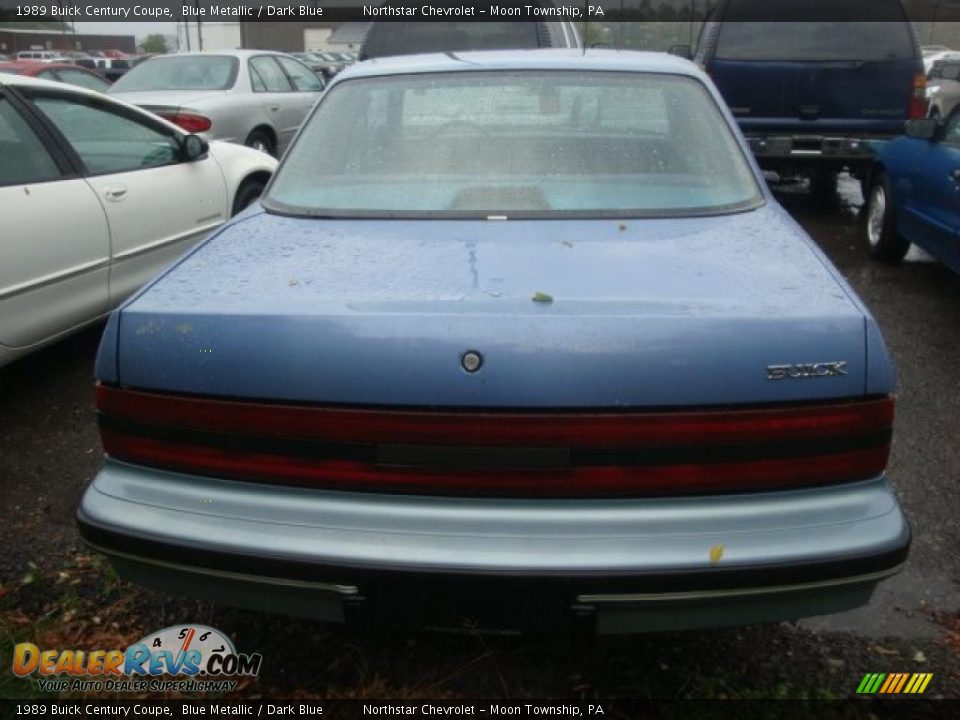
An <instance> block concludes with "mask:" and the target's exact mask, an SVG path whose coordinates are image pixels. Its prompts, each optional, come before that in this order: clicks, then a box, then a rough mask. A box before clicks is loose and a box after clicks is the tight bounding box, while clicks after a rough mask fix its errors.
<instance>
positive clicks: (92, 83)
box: [0, 60, 110, 92]
mask: <svg viewBox="0 0 960 720" xmlns="http://www.w3.org/2000/svg"><path fill="white" fill-rule="evenodd" d="M0 73H6V74H8V75H24V76H26V77H38V78H42V79H44V80H54V81H56V82H62V83H67V84H68V85H76V86H78V87H84V88H87V89H88V90H96V91H97V92H106V91H107V90H108V89H109V87H110V82H109V81H108V80H107V79H106V78H104V77H103V76H102V75H100V74H98V73H95V72H93V71H92V70H87V69H86V68H84V67H81V66H79V65H73V64H68V63H54V62H49V63H48V62H37V61H36V60H17V61H14V62H0Z"/></svg>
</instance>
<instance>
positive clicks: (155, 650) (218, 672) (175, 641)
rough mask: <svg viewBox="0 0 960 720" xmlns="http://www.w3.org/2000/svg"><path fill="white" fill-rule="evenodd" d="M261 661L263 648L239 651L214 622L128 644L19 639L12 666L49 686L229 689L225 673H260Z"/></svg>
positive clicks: (181, 627)
mask: <svg viewBox="0 0 960 720" xmlns="http://www.w3.org/2000/svg"><path fill="white" fill-rule="evenodd" d="M262 661H263V657H262V656H261V655H260V653H253V654H250V655H248V654H244V653H238V652H237V650H236V648H235V647H234V645H233V641H232V640H230V638H228V637H227V636H226V635H224V634H223V633H222V632H220V631H219V630H217V629H215V628H212V627H207V626H205V625H175V626H173V627H168V628H165V629H163V630H160V631H159V632H155V633H152V634H150V635H147V636H146V637H144V638H142V639H141V640H138V641H137V642H135V643H134V644H132V645H130V646H129V647H128V648H126V649H125V650H99V649H98V650H89V651H85V650H75V649H67V650H60V649H41V648H39V647H37V646H36V645H35V644H33V643H19V644H18V645H17V646H16V647H15V648H14V651H13V672H14V674H15V675H18V676H20V677H24V678H27V677H31V676H34V677H36V679H37V681H38V685H39V689H40V690H41V691H45V692H59V691H66V690H71V691H74V690H106V691H119V692H126V691H131V692H143V691H158V690H160V691H162V690H171V689H178V690H183V691H227V692H228V691H230V690H232V689H233V688H234V687H235V686H236V681H230V680H226V679H224V678H226V677H235V676H256V675H258V674H259V673H260V665H261V663H262ZM161 677H164V678H167V679H163V680H161V679H159V678H161ZM171 677H172V678H174V679H169V678H171ZM200 678H202V679H200Z"/></svg>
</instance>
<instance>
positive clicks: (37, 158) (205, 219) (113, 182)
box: [0, 75, 277, 366]
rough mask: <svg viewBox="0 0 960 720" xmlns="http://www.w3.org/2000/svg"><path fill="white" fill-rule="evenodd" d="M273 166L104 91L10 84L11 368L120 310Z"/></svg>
mask: <svg viewBox="0 0 960 720" xmlns="http://www.w3.org/2000/svg"><path fill="white" fill-rule="evenodd" d="M276 165H277V162H276V160H274V159H273V158H272V157H270V156H268V155H265V154H264V153H261V152H257V151H256V150H251V149H250V148H245V147H242V146H240V145H232V144H228V143H220V142H210V143H207V142H206V141H205V140H202V139H201V138H199V137H197V136H196V135H188V134H185V133H184V132H183V130H181V129H180V128H178V127H177V126H176V125H173V124H171V123H169V122H167V121H166V120H163V119H162V118H158V117H156V116H155V115H151V114H150V113H147V112H145V111H143V110H140V109H139V108H136V107H133V106H131V105H127V104H126V103H122V102H118V101H116V100H113V99H110V98H107V97H105V96H104V95H101V94H99V93H96V92H92V91H89V90H84V89H81V88H78V87H72V86H68V85H63V84H61V83H54V82H49V81H46V80H38V79H35V78H28V77H21V76H14V75H0V218H2V221H0V366H3V365H5V364H7V363H9V362H11V361H12V360H14V359H16V358H17V357H20V356H21V355H25V354H27V353H29V352H32V351H33V350H36V349H38V348H39V347H41V346H43V345H45V344H47V343H49V342H51V341H54V340H56V339H57V338H59V337H61V336H63V335H66V334H67V333H70V332H72V331H74V330H77V329H79V328H81V327H83V326H84V325H86V324H88V323H90V322H92V321H94V320H96V319H98V318H100V317H102V316H103V315H105V314H107V313H108V312H110V310H112V309H114V308H115V307H117V306H118V305H119V304H120V303H121V302H122V301H123V300H124V299H126V298H127V297H128V296H129V295H131V294H132V293H133V292H134V291H135V290H137V288H139V287H140V286H142V285H143V284H144V283H145V282H147V281H148V280H149V279H150V278H151V277H153V276H154V275H156V274H157V273H159V272H160V270H162V269H163V268H164V267H166V266H167V265H169V264H170V262H172V261H173V260H174V259H175V258H177V257H178V256H179V255H181V254H182V253H183V252H184V251H186V250H187V249H189V248H190V247H191V246H192V245H194V244H195V243H197V242H199V241H200V240H201V239H202V238H204V237H205V236H206V235H208V234H209V233H210V232H211V231H212V230H214V229H215V228H217V227H219V226H220V225H221V224H223V223H224V222H225V221H226V220H227V219H229V218H230V217H231V216H232V215H234V214H236V213H237V212H239V211H241V210H242V209H243V208H244V207H246V206H247V205H249V204H250V203H252V202H253V201H255V200H256V198H257V197H258V196H259V194H260V192H261V191H262V190H263V187H264V185H265V184H266V182H267V180H268V179H269V178H270V175H271V174H272V173H273V171H274V169H275V168H276Z"/></svg>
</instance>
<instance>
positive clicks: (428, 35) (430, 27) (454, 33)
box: [360, 22, 540, 59]
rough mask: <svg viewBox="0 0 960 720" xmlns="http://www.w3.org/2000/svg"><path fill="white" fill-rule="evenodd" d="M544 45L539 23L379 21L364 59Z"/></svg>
mask: <svg viewBox="0 0 960 720" xmlns="http://www.w3.org/2000/svg"><path fill="white" fill-rule="evenodd" d="M538 47H540V39H539V33H538V31H537V23H535V22H375V23H373V24H372V25H371V26H370V31H369V32H368V33H367V38H366V40H365V42H364V44H363V49H362V50H361V52H360V56H361V59H367V58H375V57H385V56H389V55H414V54H417V53H432V52H462V51H466V50H511V49H519V50H526V49H533V48H538Z"/></svg>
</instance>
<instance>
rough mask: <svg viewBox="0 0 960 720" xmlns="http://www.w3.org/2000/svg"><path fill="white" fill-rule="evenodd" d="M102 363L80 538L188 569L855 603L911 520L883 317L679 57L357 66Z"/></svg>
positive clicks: (568, 609) (494, 602) (321, 605)
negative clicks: (902, 486)
mask: <svg viewBox="0 0 960 720" xmlns="http://www.w3.org/2000/svg"><path fill="white" fill-rule="evenodd" d="M151 62H152V61H151ZM148 65H149V63H148ZM584 268H589V272H584ZM96 372H97V378H98V385H97V403H98V408H99V413H100V422H101V433H102V435H101V436H102V439H103V444H104V448H105V451H106V455H107V459H106V463H105V465H104V467H103V469H102V470H101V471H100V473H99V474H98V475H97V477H96V479H95V480H94V481H93V482H92V484H91V485H90V486H89V488H88V489H87V491H86V493H85V495H84V497H83V501H82V504H81V507H80V509H79V515H78V518H79V523H80V528H81V532H82V534H83V536H84V537H85V538H86V540H87V541H88V542H89V543H90V544H91V545H92V546H93V547H94V548H96V549H98V550H100V551H102V552H104V553H106V554H107V555H108V556H110V557H111V559H112V560H113V562H114V564H115V566H116V568H117V569H118V571H119V572H120V574H121V575H123V576H125V577H128V578H131V579H135V580H137V581H140V582H144V583H147V584H151V585H155V586H158V587H161V588H163V589H164V590H165V591H166V592H170V591H171V589H173V588H176V589H177V590H179V591H182V592H185V593H196V594H198V595H201V596H204V597H207V598H217V599H220V600H221V601H223V602H227V603H233V604H239V605H245V606H251V607H258V608H261V609H267V610H271V611H286V612H290V613H294V614H307V615H310V616H313V617H318V618H321V619H325V620H330V621H344V620H347V621H349V622H355V623H358V624H365V623H369V624H370V625H373V626H378V625H381V624H385V623H386V624H398V623H406V622H413V623H418V624H427V625H434V626H436V625H441V626H443V625H450V624H453V625H457V626H459V625H460V624H461V622H462V619H461V618H462V617H464V616H466V617H469V618H471V619H472V620H478V621H480V622H481V623H482V624H481V625H480V627H482V628H497V629H502V628H508V629H514V628H517V627H520V628H529V627H530V626H531V625H532V626H535V627H541V628H549V629H550V630H552V631H556V630H557V629H558V628H569V627H571V626H575V627H577V628H579V629H580V630H584V631H586V632H593V631H597V632H601V633H622V632H637V631H646V630H654V629H655V630H665V629H673V628H684V627H697V626H703V625H717V624H729V623H742V622H759V621H772V620H779V619H783V618H790V617H798V616H803V615H808V614H816V613H824V612H834V611H838V610H844V609H848V608H851V607H854V606H856V605H859V604H862V603H864V602H866V601H867V600H868V599H869V597H870V595H871V593H872V592H873V589H874V587H875V586H876V585H877V583H878V582H880V581H881V580H882V579H884V578H886V577H889V576H890V575H892V574H893V573H895V572H897V570H898V569H899V568H900V567H901V565H902V563H903V561H904V559H905V558H906V554H907V550H908V546H909V543H910V529H909V526H908V524H907V522H906V520H905V518H904V516H903V514H902V512H901V511H900V508H899V505H898V502H897V499H896V496H895V495H894V492H893V490H892V488H891V485H890V483H889V481H888V479H887V478H886V475H885V467H886V464H887V457H888V453H889V447H890V437H891V426H892V420H893V395H892V393H893V390H894V378H893V369H892V366H891V363H890V359H889V355H888V352H887V350H886V347H885V345H884V343H883V340H882V337H881V335H880V331H879V329H878V328H877V325H876V323H875V321H874V320H873V318H872V317H871V316H870V313H869V312H868V311H867V309H866V308H865V307H864V305H863V304H862V303H861V302H860V300H859V299H858V298H857V297H856V295H855V293H854V291H853V290H852V289H851V288H850V287H849V286H848V285H847V284H846V283H845V282H844V281H843V280H842V278H841V276H840V274H839V273H838V272H837V271H836V270H835V269H834V268H832V267H831V266H830V264H829V262H828V261H827V260H826V259H825V258H824V256H823V255H822V254H821V253H820V252H819V251H818V250H817V248H816V247H815V245H814V243H813V241H812V240H811V239H810V238H809V237H808V236H806V235H805V233H803V231H802V230H801V229H800V228H799V227H798V226H797V225H796V223H794V222H793V220H791V219H790V217H789V216H788V215H787V214H786V212H785V211H784V210H783V209H782V208H781V207H780V206H779V204H778V203H777V200H776V199H775V198H774V196H773V195H772V194H771V192H770V190H769V188H768V187H767V186H766V184H765V182H764V180H763V176H762V175H761V173H760V171H759V169H758V168H757V166H756V164H755V163H754V161H753V159H752V158H751V155H750V150H749V146H748V145H747V143H746V141H745V139H744V137H743V136H742V134H741V133H740V131H739V130H738V128H737V127H736V123H735V121H734V118H733V116H731V115H730V114H729V112H728V111H727V110H726V108H725V106H724V103H723V101H722V98H721V96H720V94H719V92H718V91H717V89H716V87H715V86H714V85H713V83H712V82H711V81H710V79H709V77H708V76H707V75H706V74H704V73H703V72H701V71H700V70H699V69H698V68H697V67H696V66H695V65H693V64H691V63H689V62H687V61H684V60H680V59H677V58H671V57H670V56H668V55H665V54H662V53H657V54H653V53H624V52H613V51H600V50H586V51H584V50H579V49H578V50H541V51H536V52H497V51H493V52H476V53H471V52H466V53H445V54H428V55H411V56H405V57H398V58H386V59H380V60H378V61H377V62H375V63H359V64H356V65H354V66H352V67H350V68H348V69H347V70H344V71H343V72H342V73H341V74H339V75H337V76H336V77H335V78H334V79H333V81H332V82H331V84H330V86H329V88H328V89H327V91H326V92H325V93H324V95H323V97H322V98H321V100H320V102H319V104H318V105H317V107H316V109H315V110H314V111H313V112H312V114H311V115H310V117H309V119H308V120H307V122H306V124H305V125H304V127H303V129H302V130H301V132H300V133H299V134H298V136H297V139H296V141H295V142H294V144H293V145H292V146H291V147H290V148H289V150H288V151H287V153H286V154H285V155H284V158H283V161H282V163H281V165H280V167H279V168H278V170H277V173H276V174H275V176H274V178H273V180H272V182H271V185H270V187H269V189H268V190H267V192H266V194H265V195H264V196H263V197H262V198H261V199H260V201H258V203H257V205H256V206H255V207H254V208H251V209H250V210H249V211H248V212H247V213H245V214H244V216H243V218H242V219H238V220H236V221H234V222H232V223H228V224H227V225H226V226H225V227H224V228H222V229H221V230H220V231H219V232H217V233H215V234H213V235H212V236H211V237H210V238H209V239H208V240H207V241H205V242H204V243H203V244H202V245H201V246H200V247H199V248H198V249H197V250H196V251H195V252H194V253H192V254H191V255H189V256H188V257H185V258H183V259H182V260H181V262H179V263H178V264H177V265H176V266H174V267H172V268H170V269H169V270H168V271H167V272H165V273H163V274H161V275H160V276H159V277H157V278H155V279H154V281H153V282H151V284H150V285H149V286H148V287H147V288H146V289H145V291H144V292H142V293H140V294H139V295H138V296H137V297H136V298H135V299H133V300H132V301H131V302H129V303H128V304H126V305H124V306H123V307H122V308H121V309H120V310H119V311H118V312H117V313H114V314H113V316H112V317H111V320H110V322H109V324H108V326H107V329H106V331H105V333H104V336H103V341H102V344H101V349H100V353H99V356H98V361H97V371H96ZM201 498H202V502H203V503H204V504H203V505H202V506H199V505H198V503H199V502H201ZM198 507H202V510H201V509H198ZM491 616H492V617H493V618H495V619H493V620H491V619H490V618H491Z"/></svg>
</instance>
